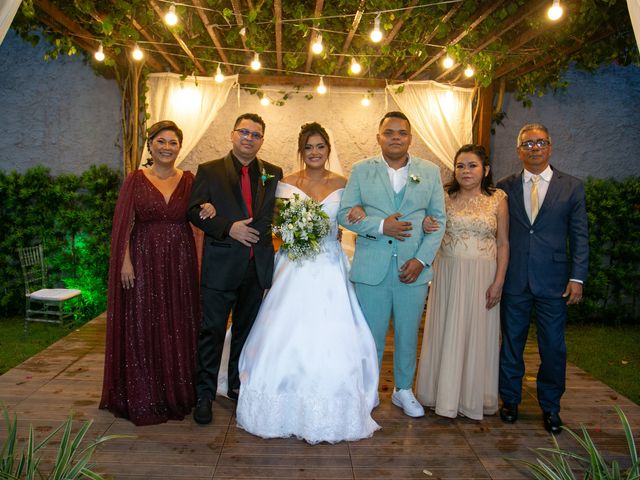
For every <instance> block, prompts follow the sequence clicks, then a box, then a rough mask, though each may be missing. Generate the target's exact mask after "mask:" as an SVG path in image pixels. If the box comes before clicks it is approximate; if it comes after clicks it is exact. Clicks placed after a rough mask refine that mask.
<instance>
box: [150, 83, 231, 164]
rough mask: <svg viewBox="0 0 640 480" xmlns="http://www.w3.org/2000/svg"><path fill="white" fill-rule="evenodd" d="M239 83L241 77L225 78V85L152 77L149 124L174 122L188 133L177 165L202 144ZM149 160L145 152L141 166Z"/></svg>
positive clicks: (185, 133) (185, 135)
mask: <svg viewBox="0 0 640 480" xmlns="http://www.w3.org/2000/svg"><path fill="white" fill-rule="evenodd" d="M237 82H238V76H237V75H233V76H229V77H225V79H224V81H222V82H221V83H217V82H216V81H215V80H214V79H213V78H211V77H193V76H190V77H187V78H185V79H181V78H180V75H177V74H175V73H152V74H151V75H149V78H148V80H147V87H148V91H147V103H148V109H147V112H148V113H149V115H150V117H149V120H148V121H147V124H148V125H153V124H154V123H155V122H158V121H160V120H173V121H174V122H176V124H177V125H178V126H179V127H180V129H181V130H182V132H183V133H184V142H183V144H182V149H181V150H180V154H179V155H178V159H177V160H176V165H178V164H179V163H180V162H182V160H184V159H185V158H186V156H187V155H188V154H189V152H191V149H192V148H193V147H195V146H196V144H197V143H198V141H200V139H201V138H202V136H203V135H204V133H205V132H206V131H207V129H208V128H209V125H211V122H212V121H213V120H214V119H215V118H216V115H217V114H218V111H219V110H220V108H222V106H223V105H224V104H225V102H226V101H227V97H228V96H229V91H230V90H231V88H232V87H233V86H234V85H236V84H237ZM147 156H148V153H147V152H146V149H145V151H144V152H143V155H142V162H141V163H145V162H144V160H145V159H146V158H147Z"/></svg>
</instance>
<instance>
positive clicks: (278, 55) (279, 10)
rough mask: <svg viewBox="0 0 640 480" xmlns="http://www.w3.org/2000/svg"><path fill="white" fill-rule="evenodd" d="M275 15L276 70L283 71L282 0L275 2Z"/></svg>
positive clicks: (275, 0) (274, 0)
mask: <svg viewBox="0 0 640 480" xmlns="http://www.w3.org/2000/svg"><path fill="white" fill-rule="evenodd" d="M273 14H274V17H275V20H276V24H275V29H276V68H277V69H278V70H282V0H273Z"/></svg>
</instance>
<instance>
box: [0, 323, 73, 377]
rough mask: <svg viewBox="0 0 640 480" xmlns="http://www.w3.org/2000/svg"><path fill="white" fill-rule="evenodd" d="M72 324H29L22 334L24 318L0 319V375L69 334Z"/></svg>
mask: <svg viewBox="0 0 640 480" xmlns="http://www.w3.org/2000/svg"><path fill="white" fill-rule="evenodd" d="M73 328H75V327H74V326H73V324H67V325H64V326H61V325H56V324H49V323H36V322H31V323H29V334H28V335H27V336H25V334H24V317H10V318H0V375H2V374H3V373H4V372H6V371H7V370H9V369H11V368H13V367H15V366H16V365H19V364H20V363H22V362H24V361H25V360H26V359H27V358H29V357H31V356H33V355H35V354H36V353H38V352H39V351H41V350H44V349H45V348H47V347H48V346H49V345H51V344H52V343H54V342H55V341H56V340H58V339H60V338H62V337H64V336H66V335H68V334H69V332H70V331H71V329H73Z"/></svg>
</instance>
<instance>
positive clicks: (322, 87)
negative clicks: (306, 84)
mask: <svg viewBox="0 0 640 480" xmlns="http://www.w3.org/2000/svg"><path fill="white" fill-rule="evenodd" d="M316 92H318V93H319V94H320V95H324V94H325V93H327V87H326V85H325V84H324V77H320V81H319V82H318V86H317V87H316Z"/></svg>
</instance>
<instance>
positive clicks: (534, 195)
mask: <svg viewBox="0 0 640 480" xmlns="http://www.w3.org/2000/svg"><path fill="white" fill-rule="evenodd" d="M539 181H540V175H531V223H533V222H534V221H535V220H536V217H537V216H538V210H540V207H539V205H538V182H539Z"/></svg>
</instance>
